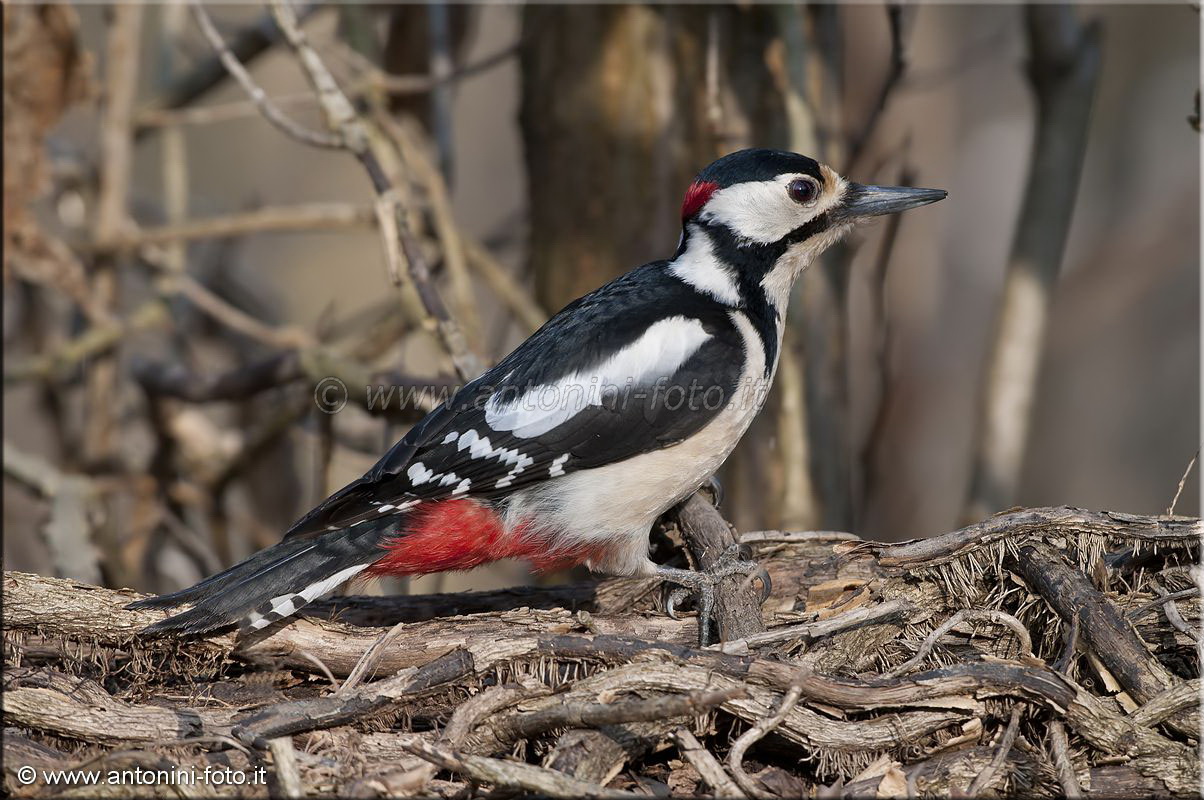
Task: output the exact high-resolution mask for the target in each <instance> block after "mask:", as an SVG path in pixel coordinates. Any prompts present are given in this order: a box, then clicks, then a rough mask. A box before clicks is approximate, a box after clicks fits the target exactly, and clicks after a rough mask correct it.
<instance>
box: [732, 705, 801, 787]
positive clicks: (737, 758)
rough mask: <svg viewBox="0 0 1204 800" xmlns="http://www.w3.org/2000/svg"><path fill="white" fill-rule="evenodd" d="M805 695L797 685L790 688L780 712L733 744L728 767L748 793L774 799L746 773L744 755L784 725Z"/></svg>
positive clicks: (756, 725)
mask: <svg viewBox="0 0 1204 800" xmlns="http://www.w3.org/2000/svg"><path fill="white" fill-rule="evenodd" d="M802 695H803V690H802V687H801V686H799V685H797V684H795V685H794V686H791V687H790V690H789V691H787V692H786V694H785V695H784V696H783V697H782V702H781V703H779V704H778V710H777V711H775V712H774V713H773V714H772V715H771V716H769V717H766V718H765V719H762V720H759V721H758V722H757V723H756V724H755V725H753V726H752V727H751V728H749V729H748V730H747V731H745V732H744V733H742V734H741V735H740V738H739V739H737V740H736V741H735V742H733V743H732V749H731V751H729V752H728V755H727V766H728V769H730V770H731V771H732V775H733V776H734V777H735V779H736V783H738V784H739V785H740V788H741V789H743V790H744V791H745V792H746V793H748V794H750V795H752V796H753V797H758V798H773V796H774V795H773V794H771V793H769V792H767V791H765V790H764V789H763V788H761V787H760V786H759V785H758V784H757V782H756V781H754V780H753V779H752V777H751V776H750V775H749V774H748V773H747V772H745V771H744V754H745V752H747V751H748V748H750V747H752V746H753V745H754V744H756V743H757V742H759V741H761V739H763V738H765V736H766V735H768V734H769V733H770V732H771V731H773V730H774V729H775V728H777V727H778V726H779V725H781V724H782V721H783V720H785V719H786V715H787V714H789V713H790V712H791V711H792V710H794V707H795V706H796V705H798V701H799V699H800V698H801V697H802Z"/></svg>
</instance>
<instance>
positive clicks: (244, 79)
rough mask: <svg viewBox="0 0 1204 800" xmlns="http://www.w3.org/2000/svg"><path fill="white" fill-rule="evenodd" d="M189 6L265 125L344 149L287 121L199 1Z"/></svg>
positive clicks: (334, 138) (338, 141)
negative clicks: (268, 123)
mask: <svg viewBox="0 0 1204 800" xmlns="http://www.w3.org/2000/svg"><path fill="white" fill-rule="evenodd" d="M189 4H190V5H191V6H192V14H193V16H194V17H196V21H197V24H198V25H200V27H201V32H202V33H203V34H205V38H206V39H208V40H209V44H210V45H212V46H213V49H214V50H216V51H217V53H218V57H219V58H220V59H221V62H222V65H223V66H224V67H225V68H226V70H227V71H228V72H229V73H230V75H231V76H233V78H234V79H235V80H236V81H238V83H239V85H241V86H242V88H243V91H245V92H246V93H247V95H248V96H249V97H250V98H251V102H252V103H254V104H255V107H256V108H258V109H259V113H261V114H262V115H263V116H264V118H265V119H266V120H267V121H268V122H270V123H272V124H273V125H275V126H276V127H277V128H279V129H280V130H281V131H283V132H284V133H285V134H287V135H288V136H290V137H292V138H294V139H296V140H297V141H299V142H304V143H305V144H308V145H313V146H314V147H324V148H328V149H332V150H341V149H343V147H344V142H343V139H342V137H341V136H340V135H338V134H337V133H336V134H330V133H325V132H322V131H313V130H310V129H308V128H306V127H304V126H302V125H300V124H299V123H297V122H296V121H294V120H292V119H290V118H289V117H288V115H287V114H285V113H284V112H283V111H281V110H280V109H279V108H277V106H276V104H275V103H273V102H272V100H271V98H270V97H268V94H267V92H265V91H264V90H263V88H262V87H261V86H260V85H259V84H257V83H256V82H255V79H254V78H252V77H251V73H249V72H247V70H246V68H245V67H244V66H243V65H242V62H240V61H239V60H238V58H236V57H235V55H234V53H233V52H232V51H231V50H230V48H229V47H228V46H227V45H226V41H225V40H224V39H223V38H222V35H221V34H220V33H218V31H217V27H216V26H214V24H213V20H212V19H210V18H209V12H208V11H206V10H205V6H204V5H203V4H202V3H201V2H200V0H189Z"/></svg>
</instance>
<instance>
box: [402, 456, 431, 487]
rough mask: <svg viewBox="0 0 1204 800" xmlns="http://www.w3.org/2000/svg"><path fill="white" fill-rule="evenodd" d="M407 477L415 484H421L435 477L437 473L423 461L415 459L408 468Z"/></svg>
mask: <svg viewBox="0 0 1204 800" xmlns="http://www.w3.org/2000/svg"><path fill="white" fill-rule="evenodd" d="M406 477H407V478H409V479H410V483H411V485H413V486H421V485H422V484H424V483H426V482H427V481H429V480H430V479H431V478H433V477H435V473H434V472H432V471H431V470H429V469H427V467H426V465H425V464H423V463H422V462H421V461H415V462H414V463H413V464H411V465H410V468H409V469H407V470H406Z"/></svg>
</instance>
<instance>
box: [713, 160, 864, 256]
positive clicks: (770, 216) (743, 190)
mask: <svg viewBox="0 0 1204 800" xmlns="http://www.w3.org/2000/svg"><path fill="white" fill-rule="evenodd" d="M822 174H823V176H824V186H823V188H822V190H821V194H820V197H819V199H818V200H817V201H816V202H815V203H814V204H813V205H809V206H805V205H799V204H798V203H796V202H794V201H793V200H791V199H790V195H789V194H787V192H786V186H787V185H788V184H789V183H790V182H791V181H793V180H794V179H796V178H799V177H804V176H802V175H801V174H788V175H779V176H778V177H776V178H774V179H773V180H769V181H748V182H746V183H737V184H735V185H734V186H728V187H727V188H725V189H720V190H719V191H717V192H715V194H713V195H711V199H710V200H709V201H708V202H707V204H706V206H705V207H704V208H703V211H702V214H701V215H700V219H703V220H705V221H709V222H717V223H720V224H723V225H726V226H727V227H728V228H730V229H731V230H732V231H733V232H734V233H735V234H736V235H737V236H739V237H740V238H741V239H744V240H745V241H748V242H753V243H756V244H771V243H773V242H776V241H778V240H780V239H782V238H783V237H785V236H786V235H787V234H789V233H790V232H791V231H793V230H794V229H795V228H798V227H801V226H803V225H805V224H807V223H808V222H809V221H811V220H812V219H815V218H816V217H818V216H819V215H820V214H822V213H824V212H825V211H827V210H828V209H829V208H831V207H832V206H833V205H834V204H835V203H836V202H837V201H838V200H839V199H840V197H841V196H842V195H843V194H844V180H843V179H842V178H841V177H840V176H839V175H837V174H836V173H835V172H833V171H832V170H830V169H827V168H826V167H824V168H822Z"/></svg>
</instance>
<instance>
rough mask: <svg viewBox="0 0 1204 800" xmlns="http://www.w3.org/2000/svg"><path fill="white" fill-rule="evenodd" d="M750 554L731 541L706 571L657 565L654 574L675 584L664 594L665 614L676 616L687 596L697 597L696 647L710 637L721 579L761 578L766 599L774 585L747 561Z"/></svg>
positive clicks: (746, 547) (757, 565)
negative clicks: (717, 589) (679, 606)
mask: <svg viewBox="0 0 1204 800" xmlns="http://www.w3.org/2000/svg"><path fill="white" fill-rule="evenodd" d="M751 555H752V551H751V549H750V548H749V547H748V546H747V545H739V544H734V545H732V546H731V547H729V548H728V549H727V551H726V552H724V554H723V555H722V556H720V557H719V560H718V561H717V562H716V563H715V565H714V566H713V567H711V569H709V570H707V571H705V572H695V571H693V570H688V569H676V568H674V567H657V568H656V574H657V575H659V576H660V577H661V578H662V579H663V580H665V581H668V582H670V583H675V584H677V587H678V588H676V589H674V590H673V591H671V592H669V593H668V595H666V597H665V613H667V614H668V615H669V616H670V617H672V618H673V619H680V617H678V616H677V606H678V604H679V603H681V602H682V601H683V600H685V599H686V598H688V597H689V596H690V595H692V594H693V595H697V597H698V601H697V602H698V646H699V647H706V645H707V644H708V643H709V640H710V633H711V619H712V617H713V615H714V611H715V587H717V586H718V585H719V582H720V581H722V580H723V579H724V578H728V577H730V576H732V575H744V576H745V580H746V581H749V582H752V581H753V580H754V579H760V581H761V587H762V591H761V602H762V603H764V602H765V601H766V600H767V599H769V595H770V592H771V591H772V590H773V584H772V583H771V582H770V580H769V573H768V572H766V571H765V569H764V568H763V567H761V566H760V565H759V564H757V562H755V561H749V560H748V558H749V557H750V556H751Z"/></svg>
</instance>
